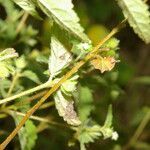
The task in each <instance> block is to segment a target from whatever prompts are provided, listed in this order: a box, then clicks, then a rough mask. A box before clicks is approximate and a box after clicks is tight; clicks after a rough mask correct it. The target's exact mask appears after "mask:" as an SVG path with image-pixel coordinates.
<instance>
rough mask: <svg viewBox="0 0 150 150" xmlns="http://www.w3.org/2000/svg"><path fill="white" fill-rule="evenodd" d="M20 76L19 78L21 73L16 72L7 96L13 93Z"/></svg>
mask: <svg viewBox="0 0 150 150" xmlns="http://www.w3.org/2000/svg"><path fill="white" fill-rule="evenodd" d="M18 78H19V73H15V75H14V76H13V80H12V83H11V86H10V88H9V90H8V93H7V97H9V96H10V95H11V93H12V90H13V88H14V86H15V84H16V81H17V80H18Z"/></svg>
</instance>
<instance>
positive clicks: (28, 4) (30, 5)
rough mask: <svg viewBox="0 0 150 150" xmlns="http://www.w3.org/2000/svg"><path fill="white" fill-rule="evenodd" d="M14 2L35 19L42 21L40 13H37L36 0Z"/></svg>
mask: <svg viewBox="0 0 150 150" xmlns="http://www.w3.org/2000/svg"><path fill="white" fill-rule="evenodd" d="M13 1H14V2H15V3H16V4H17V5H19V6H20V7H21V8H22V9H24V10H25V11H27V12H28V13H30V14H31V15H33V16H34V17H36V18H38V19H41V17H40V16H39V14H38V12H37V11H36V0H13Z"/></svg>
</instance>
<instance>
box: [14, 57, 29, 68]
mask: <svg viewBox="0 0 150 150" xmlns="http://www.w3.org/2000/svg"><path fill="white" fill-rule="evenodd" d="M15 63H16V67H17V68H18V69H24V68H25V67H26V65H27V63H26V60H25V56H24V55H22V56H21V57H19V58H18V59H16V61H15Z"/></svg>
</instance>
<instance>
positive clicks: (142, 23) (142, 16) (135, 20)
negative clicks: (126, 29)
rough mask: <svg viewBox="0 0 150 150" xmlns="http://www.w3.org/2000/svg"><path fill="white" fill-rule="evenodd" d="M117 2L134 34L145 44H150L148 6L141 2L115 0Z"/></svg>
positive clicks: (140, 0) (138, 0)
mask: <svg viewBox="0 0 150 150" xmlns="http://www.w3.org/2000/svg"><path fill="white" fill-rule="evenodd" d="M117 2H118V4H119V6H120V7H121V9H122V11H123V14H124V16H125V17H126V18H127V19H128V22H129V24H130V26H131V27H132V28H133V30H134V32H135V33H136V34H138V36H139V37H140V38H141V39H142V40H143V41H145V43H147V44H148V43H150V13H149V11H148V6H147V5H146V4H145V3H144V2H143V1H142V0H117Z"/></svg>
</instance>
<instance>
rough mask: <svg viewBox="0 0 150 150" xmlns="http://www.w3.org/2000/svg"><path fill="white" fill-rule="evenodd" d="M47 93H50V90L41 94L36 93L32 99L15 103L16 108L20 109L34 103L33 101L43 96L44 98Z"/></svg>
mask: <svg viewBox="0 0 150 150" xmlns="http://www.w3.org/2000/svg"><path fill="white" fill-rule="evenodd" d="M47 92H48V90H45V91H41V92H39V93H36V94H35V95H33V96H31V97H30V98H27V99H26V100H23V101H19V102H17V103H15V106H16V107H17V108H18V107H19V106H22V105H25V104H28V103H30V102H32V101H33V100H35V99H38V98H40V97H42V96H43V95H44V94H46V93H47ZM13 106H14V104H13ZM9 107H11V106H9Z"/></svg>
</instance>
